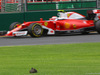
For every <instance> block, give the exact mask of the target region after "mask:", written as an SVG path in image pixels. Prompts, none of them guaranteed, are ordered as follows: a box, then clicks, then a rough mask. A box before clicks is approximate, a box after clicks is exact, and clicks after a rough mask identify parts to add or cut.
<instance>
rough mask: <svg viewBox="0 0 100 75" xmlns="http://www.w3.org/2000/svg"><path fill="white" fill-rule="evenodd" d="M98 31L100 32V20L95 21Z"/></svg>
mask: <svg viewBox="0 0 100 75" xmlns="http://www.w3.org/2000/svg"><path fill="white" fill-rule="evenodd" d="M95 28H96V31H97V32H98V33H99V34H100V20H99V21H97V22H96V23H95Z"/></svg>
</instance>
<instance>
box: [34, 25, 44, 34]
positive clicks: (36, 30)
mask: <svg viewBox="0 0 100 75" xmlns="http://www.w3.org/2000/svg"><path fill="white" fill-rule="evenodd" d="M33 31H34V33H35V34H36V35H40V34H41V31H42V28H41V26H39V25H36V26H35V27H34V29H33Z"/></svg>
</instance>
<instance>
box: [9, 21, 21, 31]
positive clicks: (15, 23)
mask: <svg viewBox="0 0 100 75" xmlns="http://www.w3.org/2000/svg"><path fill="white" fill-rule="evenodd" d="M20 24H21V23H19V22H14V23H12V24H11V25H10V27H9V31H11V30H13V29H14V28H16V27H17V25H20Z"/></svg>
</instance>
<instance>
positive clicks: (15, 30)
mask: <svg viewBox="0 0 100 75" xmlns="http://www.w3.org/2000/svg"><path fill="white" fill-rule="evenodd" d="M21 29H22V26H18V27H16V28H15V29H13V30H11V31H8V32H7V34H6V35H5V36H15V35H14V34H13V32H17V31H19V30H21Z"/></svg>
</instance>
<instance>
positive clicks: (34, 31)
mask: <svg viewBox="0 0 100 75" xmlns="http://www.w3.org/2000/svg"><path fill="white" fill-rule="evenodd" d="M28 33H29V34H30V36H31V37H41V36H42V35H43V28H42V26H41V25H40V24H39V23H32V24H30V26H29V27H28Z"/></svg>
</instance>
